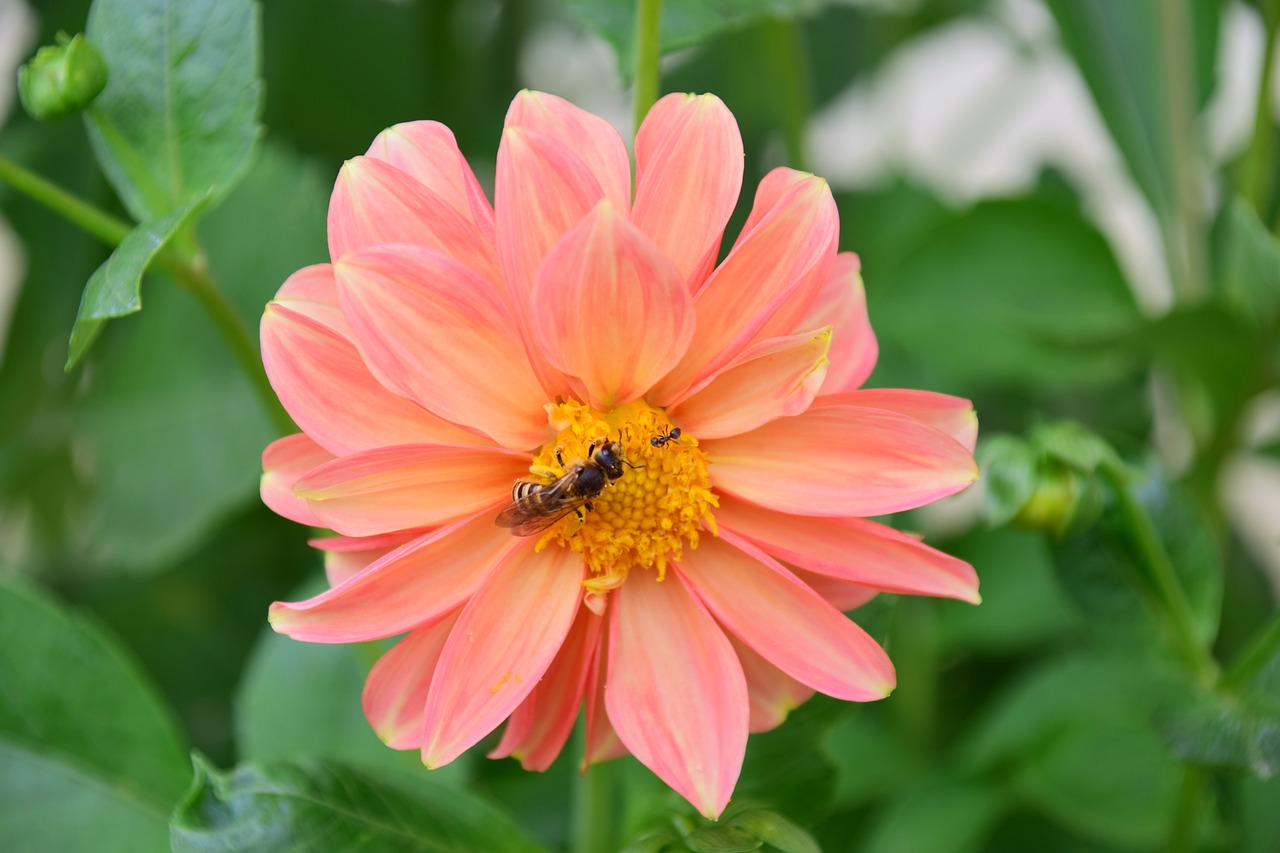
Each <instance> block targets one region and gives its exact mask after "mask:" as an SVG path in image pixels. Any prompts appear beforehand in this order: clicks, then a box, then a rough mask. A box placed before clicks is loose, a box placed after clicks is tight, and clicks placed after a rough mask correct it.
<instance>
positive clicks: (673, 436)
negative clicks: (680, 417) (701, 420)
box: [649, 427, 681, 447]
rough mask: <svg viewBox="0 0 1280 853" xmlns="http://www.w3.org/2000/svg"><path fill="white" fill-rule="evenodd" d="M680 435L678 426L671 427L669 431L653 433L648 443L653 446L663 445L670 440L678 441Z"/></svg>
mask: <svg viewBox="0 0 1280 853" xmlns="http://www.w3.org/2000/svg"><path fill="white" fill-rule="evenodd" d="M680 435H681V431H680V427H672V428H671V429H670V431H668V432H664V433H662V434H661V435H655V436H654V437H653V438H651V439H649V443H650V444H652V445H653V446H654V447H663V446H665V445H666V444H668V443H669V442H672V441H675V442H679V441H680Z"/></svg>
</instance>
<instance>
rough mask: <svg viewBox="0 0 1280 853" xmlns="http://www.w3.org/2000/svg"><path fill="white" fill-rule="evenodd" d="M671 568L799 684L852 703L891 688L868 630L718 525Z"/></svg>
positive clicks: (888, 666)
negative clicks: (711, 535) (716, 532)
mask: <svg viewBox="0 0 1280 853" xmlns="http://www.w3.org/2000/svg"><path fill="white" fill-rule="evenodd" d="M676 571H678V572H679V573H680V575H681V577H683V578H684V579H685V580H686V581H688V583H689V584H690V586H691V587H692V588H693V590H694V593H695V594H696V595H697V596H698V597H699V598H700V599H701V600H702V603H703V604H705V605H706V606H707V609H708V610H710V611H711V612H712V613H713V614H715V617H716V619H718V620H719V621H720V622H721V624H723V625H724V626H725V628H726V629H728V630H729V631H730V632H731V633H733V634H734V635H735V636H737V637H738V639H740V640H742V642H744V643H746V644H747V645H748V646H750V647H751V648H752V649H753V650H754V651H755V652H756V653H757V654H759V655H760V656H761V657H763V658H764V659H765V660H767V661H769V663H771V664H773V665H774V666H776V667H777V668H778V669H780V670H782V671H783V672H785V673H786V674H787V675H789V676H791V677H792V678H794V679H795V680H796V681H799V682H800V683H801V684H804V685H806V686H808V687H812V688H813V689H814V690H817V691H818V692H820V693H825V694H827V695H828V696H834V697H836V698H837V699H847V700H849V701H853V702H868V701H873V700H876V699H883V698H884V697H885V696H888V695H889V693H890V692H891V691H892V690H893V686H894V672H893V664H892V663H891V662H890V661H889V656H888V655H887V654H885V653H884V649H882V648H880V646H879V645H877V644H876V641H875V640H873V639H871V637H869V636H868V635H867V632H866V631H863V630H862V628H860V627H859V626H858V625H857V623H856V622H853V621H852V620H850V619H849V618H848V617H847V616H845V615H844V614H843V613H841V612H840V611H838V610H836V609H835V608H834V607H832V606H831V605H830V604H828V603H827V602H826V601H824V600H823V599H822V597H821V596H819V595H818V594H817V593H816V592H814V591H813V590H811V589H810V588H809V587H807V586H805V585H804V584H803V583H801V582H800V581H799V580H797V579H796V577H795V576H794V575H792V574H791V573H790V572H788V571H787V570H786V569H784V568H783V567H782V566H780V565H778V562H777V561H776V560H774V559H773V558H772V557H770V556H769V555H768V554H766V553H764V552H763V551H761V550H760V549H759V548H757V547H755V546H754V545H752V544H751V543H750V542H747V541H746V540H744V539H741V538H739V537H738V536H736V535H734V534H733V533H732V532H730V531H728V530H724V529H721V531H720V537H719V538H715V539H710V540H707V541H705V542H703V543H702V544H701V545H700V546H699V547H698V550H697V551H694V552H691V553H690V554H689V555H688V557H687V558H686V559H685V560H684V562H682V563H679V564H677V566H676Z"/></svg>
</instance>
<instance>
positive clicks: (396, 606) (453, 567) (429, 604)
mask: <svg viewBox="0 0 1280 853" xmlns="http://www.w3.org/2000/svg"><path fill="white" fill-rule="evenodd" d="M522 546H523V547H524V548H525V549H526V550H529V551H532V550H533V543H532V542H530V541H529V540H527V539H520V538H519V537H516V536H512V535H511V534H510V533H508V532H507V531H505V530H503V529H501V528H499V527H497V526H495V525H494V523H493V513H490V512H483V513H479V514H477V515H476V516H475V517H473V518H468V519H464V520H462V521H459V522H457V523H456V524H451V525H448V526H446V527H442V528H440V529H439V530H433V531H431V532H430V533H427V534H425V535H423V536H422V537H420V538H418V539H415V540H413V541H412V542H409V543H408V544H406V545H404V546H403V547H400V548H397V549H396V550H394V551H392V552H391V553H390V554H387V556H385V557H383V558H382V559H380V560H378V561H376V562H374V563H372V564H370V566H369V567H368V568H366V569H365V570H364V571H362V572H360V573H359V574H358V575H356V576H355V577H353V578H351V579H350V580H348V581H347V582H346V583H343V584H341V585H340V586H337V587H334V588H333V589H331V590H328V591H327V592H322V593H320V594H319V595H317V596H315V597H314V598H309V599H307V600H306V601H300V602H284V601H277V602H276V603H275V604H272V605H271V613H270V619H271V627H272V628H274V629H275V630H276V631H278V632H279V633H281V634H287V635H288V636H290V637H293V638H294V639H295V640H305V641H306V642H309V643H362V642H364V641H365V640H380V639H382V638H383V637H394V636H395V635H396V634H403V633H404V632H405V631H408V630H411V629H413V628H416V627H418V626H419V625H424V624H427V623H429V622H432V621H434V620H436V619H439V618H440V617H441V616H442V615H443V614H445V613H448V612H449V611H451V610H454V609H456V608H457V607H458V606H459V605H460V604H462V603H463V602H464V601H466V600H467V599H468V598H470V597H471V595H472V593H474V592H475V591H476V589H477V588H478V587H479V586H480V584H481V582H483V581H484V579H485V578H486V577H487V576H488V575H489V574H490V573H491V572H492V571H493V569H494V567H495V566H497V565H498V564H499V563H501V562H502V560H503V559H505V558H506V557H507V556H508V555H509V554H511V553H512V552H513V551H515V550H518V549H519V548H521V547H522Z"/></svg>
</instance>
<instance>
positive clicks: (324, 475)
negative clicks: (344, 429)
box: [293, 444, 529, 536]
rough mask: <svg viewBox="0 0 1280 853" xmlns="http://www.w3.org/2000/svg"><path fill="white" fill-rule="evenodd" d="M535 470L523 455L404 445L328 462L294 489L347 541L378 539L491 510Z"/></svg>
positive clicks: (492, 449)
mask: <svg viewBox="0 0 1280 853" xmlns="http://www.w3.org/2000/svg"><path fill="white" fill-rule="evenodd" d="M528 472H529V457H528V456H527V455H526V454H523V453H520V452H518V451H513V450H503V449H501V448H496V447H468V446H466V445H456V444H397V445H392V446H390V447H378V448H375V449H373V450H365V451H362V452H360V453H353V454H351V455H350V456H343V457H341V458H339V459H334V460H333V461H332V462H327V463H325V464H324V465H321V466H320V467H318V468H316V469H314V470H312V471H311V472H309V473H308V474H307V475H306V476H305V477H303V478H302V479H300V480H299V481H298V482H297V483H295V484H294V487H293V490H294V492H295V493H296V494H298V495H299V496H301V497H304V498H306V499H307V503H308V504H310V506H311V511H312V512H313V513H315V515H316V517H317V518H319V519H321V520H322V521H324V526H325V527H331V528H333V529H334V530H336V531H338V532H339V533H342V534H344V535H346V536H375V535H377V534H379V533H389V532H391V531H395V530H406V529H408V528H410V527H430V526H432V525H436V524H443V523H445V522H448V521H452V520H453V519H455V518H459V517H461V516H464V515H471V514H473V513H475V512H477V511H479V510H481V509H484V508H485V507H492V506H494V503H495V498H499V499H500V498H501V497H502V496H503V495H504V494H509V493H510V490H511V484H512V483H514V482H515V481H516V480H517V479H519V478H520V477H522V476H524V475H526V474H528Z"/></svg>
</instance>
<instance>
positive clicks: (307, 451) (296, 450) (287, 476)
mask: <svg viewBox="0 0 1280 853" xmlns="http://www.w3.org/2000/svg"><path fill="white" fill-rule="evenodd" d="M331 459H333V454H332V453H330V452H329V451H327V450H325V449H324V448H323V447H321V446H320V445H318V444H316V443H315V442H314V441H312V440H311V439H309V438H307V437H306V436H305V435H303V434H302V433H297V434H295V435H286V436H285V437H284V438H279V439H276V440H275V441H273V442H271V443H270V444H268V445H267V449H266V450H264V451H262V481H261V485H260V492H261V494H262V502H263V503H264V504H266V505H267V507H268V508H269V509H270V510H271V511H272V512H274V513H276V514H277V515H282V516H284V517H285V518H287V519H289V520H290V521H296V522H298V523H299V524H305V525H307V526H308V527H324V526H325V525H324V523H323V522H322V521H320V519H318V518H316V516H315V514H314V513H313V512H312V511H311V508H310V507H309V506H307V502H306V501H305V500H303V499H302V498H300V497H298V496H297V495H295V494H294V493H293V484H294V483H296V482H298V480H299V478H301V477H302V476H303V475H304V474H306V473H307V472H308V471H310V470H311V469H313V468H315V467H317V466H319V465H323V464H324V463H325V462H328V461H329V460H331Z"/></svg>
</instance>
